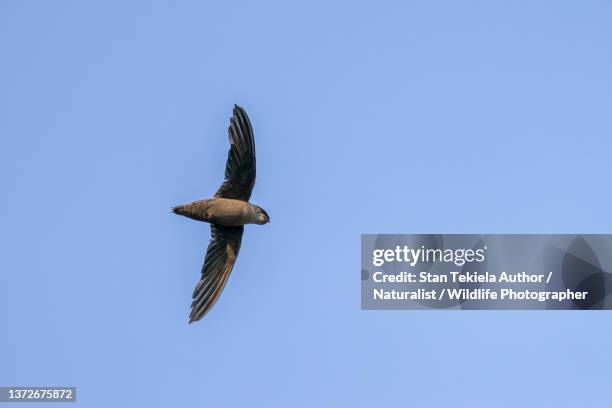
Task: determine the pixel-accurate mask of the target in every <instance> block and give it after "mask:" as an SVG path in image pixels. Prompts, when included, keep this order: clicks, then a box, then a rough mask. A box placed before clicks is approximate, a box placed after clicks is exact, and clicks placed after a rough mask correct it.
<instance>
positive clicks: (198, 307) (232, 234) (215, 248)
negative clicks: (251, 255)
mask: <svg viewBox="0 0 612 408" xmlns="http://www.w3.org/2000/svg"><path fill="white" fill-rule="evenodd" d="M243 231H244V227H243V226H240V227H223V226H220V225H216V224H211V225H210V232H211V235H212V238H211V240H210V243H209V244H208V249H207V250H206V258H205V259H204V265H203V266H202V278H201V279H200V281H199V282H198V284H197V285H196V287H195V289H194V291H193V302H192V303H191V313H190V315H189V323H191V322H195V321H198V320H200V319H201V318H202V317H203V316H204V315H205V314H206V313H207V312H208V311H209V310H210V309H212V307H213V306H214V304H215V302H216V301H217V299H218V298H219V295H220V294H221V292H222V291H223V288H224V287H225V283H226V282H227V278H229V275H230V273H231V272H232V269H233V268H234V263H235V262H236V257H237V256H238V251H239V250H240V242H241V241H242V232H243Z"/></svg>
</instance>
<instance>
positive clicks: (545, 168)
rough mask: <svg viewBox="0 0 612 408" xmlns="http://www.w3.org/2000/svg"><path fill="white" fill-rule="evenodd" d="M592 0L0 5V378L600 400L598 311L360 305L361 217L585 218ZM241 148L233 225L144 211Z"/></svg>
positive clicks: (594, 222)
mask: <svg viewBox="0 0 612 408" xmlns="http://www.w3.org/2000/svg"><path fill="white" fill-rule="evenodd" d="M611 44H612V5H611V4H610V2H606V1H581V2H575V1H537V2H535V1H445V2H444V1H419V2H416V1H397V2H391V1H379V2H367V3H366V2H350V1H344V2H339V1H324V2H323V1H320V2H314V1H309V2H301V4H288V2H282V1H278V2H259V1H258V2H246V1H231V2H216V3H212V2H201V1H186V2H180V3H179V2H170V1H166V2H149V1H142V2H138V1H134V2H107V1H104V2H102V1H100V2H79V1H59V2H57V1H56V2H43V1H28V2H23V1H3V2H2V3H1V4H0V58H1V61H0V112H1V120H0V185H1V192H2V193H1V194H2V199H1V200H0V226H1V228H0V248H1V249H0V270H1V273H0V279H1V280H0V316H1V321H2V325H3V327H2V334H1V336H0V350H2V351H1V352H0V356H1V367H0V385H58V386H60V385H75V386H77V387H78V399H79V402H78V403H77V404H75V406H82V407H112V406H117V407H120V406H142V407H168V406H182V407H186V406H211V407H212V406H215V407H249V406H265V407H290V406H295V407H316V406H321V407H337V406H350V407H373V406H385V405H386V406H390V405H391V404H392V403H393V404H396V406H404V407H405V406H419V407H441V406H453V407H466V408H474V407H516V406H525V407H532V406H533V407H535V406H538V407H555V408H556V407H571V406H603V405H602V404H604V405H608V403H607V401H608V399H609V389H608V388H607V387H609V385H610V383H612V314H611V313H612V312H569V311H567V312H553V311H538V312H529V311H474V312H457V311H435V312H432V311H361V310H360V255H359V251H360V234H362V233H385V232H386V233H612V218H611V217H610V211H611V209H610V202H611V201H612V189H611V188H610V174H611V170H612V168H611V167H612V166H611V164H610V150H611V149H612V139H611V136H612V115H610V112H612V80H611V73H612V46H611ZM234 103H238V104H240V105H242V106H244V107H245V109H246V110H247V112H248V113H249V115H250V117H251V120H252V123H253V126H254V130H255V137H256V143H257V154H258V157H257V164H258V178H257V183H256V185H255V190H254V193H253V197H252V200H253V201H254V202H255V203H257V204H259V205H261V206H262V207H264V208H265V209H267V211H268V212H269V213H270V215H271V217H272V223H270V224H268V225H266V226H263V227H261V226H249V227H247V228H246V232H245V235H244V239H243V245H242V249H241V253H240V256H239V258H238V262H237V264H236V267H235V269H234V272H233V274H232V276H231V278H230V280H229V283H228V285H227V287H226V289H225V291H224V292H223V294H222V296H221V298H220V300H219V302H218V303H217V305H216V307H215V308H214V309H213V310H212V312H211V313H210V314H209V315H207V316H206V318H205V319H203V320H202V321H201V322H199V323H197V324H194V325H188V324H187V317H188V310H189V304H190V300H191V299H190V297H191V292H192V289H193V287H194V285H195V283H196V282H197V280H198V277H199V274H200V267H201V263H202V259H203V256H204V251H205V248H206V245H207V242H208V239H209V228H208V226H207V225H205V224H200V223H197V222H195V221H191V220H188V219H186V218H182V217H178V216H175V215H173V214H171V213H170V207H172V206H174V205H176V204H179V203H184V202H188V201H191V200H194V199H198V198H204V197H208V196H210V195H212V194H213V193H214V191H215V190H216V189H217V187H218V185H219V184H220V182H221V180H222V178H223V170H224V166H225V159H226V154H227V149H228V142H227V133H226V128H227V125H228V120H229V116H230V114H231V109H232V105H233V104H234Z"/></svg>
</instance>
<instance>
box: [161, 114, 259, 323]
mask: <svg viewBox="0 0 612 408" xmlns="http://www.w3.org/2000/svg"><path fill="white" fill-rule="evenodd" d="M228 133H229V142H230V149H229V152H228V154H227V163H226V165H225V180H224V181H223V183H222V184H221V187H219V189H218V190H217V192H216V193H215V195H214V197H213V198H209V199H205V200H198V201H194V202H192V203H189V204H184V205H178V206H176V207H174V208H173V209H172V211H173V212H174V213H175V214H179V215H183V216H185V217H189V218H191V219H194V220H197V221H204V222H208V223H210V232H211V239H210V242H209V244H208V249H207V250H206V257H205V258H204V265H203V266H202V277H201V279H200V281H199V282H198V284H197V285H196V287H195V289H194V291H193V302H192V303H191V313H190V314H189V323H192V322H195V321H198V320H200V319H201V318H202V317H204V315H205V314H206V313H208V312H209V311H210V309H211V308H212V307H213V306H214V304H215V302H216V301H217V299H218V298H219V295H220V294H221V292H222V291H223V288H224V287H225V284H226V283H227V279H228V278H229V275H230V273H231V272H232V269H233V268H234V263H235V262H236V257H237V256H238V251H239V250H240V242H241V241H242V233H243V231H244V225H245V224H260V225H262V224H266V223H268V222H270V217H269V216H268V213H267V212H266V211H265V210H264V209H263V208H261V207H259V206H256V205H255V204H251V203H249V199H250V198H251V192H252V191H253V186H254V185H255V139H254V138H253V129H252V128H251V122H250V121H249V117H248V116H247V114H246V112H245V111H244V109H242V108H241V107H240V106H238V105H234V110H233V115H232V118H231V119H230V125H229V128H228Z"/></svg>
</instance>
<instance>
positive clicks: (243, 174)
mask: <svg viewBox="0 0 612 408" xmlns="http://www.w3.org/2000/svg"><path fill="white" fill-rule="evenodd" d="M228 133H229V141H230V150H229V152H228V153H227V164H226V165H225V180H224V181H223V184H221V187H219V190H217V192H216V193H215V197H222V198H233V199H236V200H243V201H249V198H250V197H251V192H252V191H253V186H254V185H255V139H254V138H253V129H252V128H251V122H250V121H249V117H248V116H247V114H246V112H245V111H244V109H242V108H241V107H240V106H238V105H234V111H233V115H232V119H231V120H230V125H229V128H228Z"/></svg>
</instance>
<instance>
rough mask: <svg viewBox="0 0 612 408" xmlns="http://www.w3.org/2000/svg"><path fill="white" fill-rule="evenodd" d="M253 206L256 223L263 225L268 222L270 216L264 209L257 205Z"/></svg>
mask: <svg viewBox="0 0 612 408" xmlns="http://www.w3.org/2000/svg"><path fill="white" fill-rule="evenodd" d="M255 208H257V224H259V225H263V224H267V223H269V222H270V216H269V215H268V213H267V212H266V210H264V209H263V208H261V207H258V206H255Z"/></svg>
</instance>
